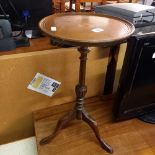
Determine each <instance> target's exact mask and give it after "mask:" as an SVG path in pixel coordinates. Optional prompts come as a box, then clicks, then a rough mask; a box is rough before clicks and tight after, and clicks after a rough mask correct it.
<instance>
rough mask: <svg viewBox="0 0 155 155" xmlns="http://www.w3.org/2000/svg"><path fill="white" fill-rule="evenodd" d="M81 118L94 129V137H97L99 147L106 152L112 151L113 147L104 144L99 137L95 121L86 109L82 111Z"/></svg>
mask: <svg viewBox="0 0 155 155" xmlns="http://www.w3.org/2000/svg"><path fill="white" fill-rule="evenodd" d="M82 120H84V121H85V122H86V123H87V124H88V125H89V126H90V127H91V128H92V129H93V131H94V133H95V136H96V138H97V139H98V141H99V143H100V145H101V147H102V148H103V149H104V150H106V151H107V152H108V153H113V149H112V147H111V146H110V145H108V144H106V143H105V142H104V140H102V139H101V136H100V133H99V130H98V126H97V123H96V122H95V121H94V120H93V119H92V118H91V117H90V116H89V115H88V113H87V112H86V111H84V112H83V113H82Z"/></svg>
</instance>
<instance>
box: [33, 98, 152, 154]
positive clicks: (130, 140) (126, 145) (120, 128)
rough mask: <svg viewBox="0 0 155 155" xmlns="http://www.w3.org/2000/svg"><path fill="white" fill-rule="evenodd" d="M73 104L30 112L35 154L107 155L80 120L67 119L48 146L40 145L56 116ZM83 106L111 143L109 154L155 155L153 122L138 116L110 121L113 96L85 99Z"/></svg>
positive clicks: (53, 124) (55, 120)
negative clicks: (137, 117)
mask: <svg viewBox="0 0 155 155" xmlns="http://www.w3.org/2000/svg"><path fill="white" fill-rule="evenodd" d="M72 105H73V103H67V104H63V105H58V106H54V107H51V108H50V107H48V108H46V109H41V110H38V111H35V112H34V122H35V133H36V138H37V145H38V153H39V155H48V154H51V155H79V154H80V155H86V154H89V155H107V153H106V152H104V151H103V150H102V149H101V148H100V147H99V145H98V143H97V141H96V139H95V137H94V134H93V133H92V131H91V130H90V128H89V127H88V126H87V125H86V124H85V123H83V122H82V121H80V122H77V121H74V122H71V123H70V124H69V126H68V127H67V128H64V129H63V130H62V132H61V133H60V134H59V135H58V136H57V137H56V138H55V139H54V140H53V143H49V144H48V145H43V146H42V145H40V144H39V142H40V140H41V139H42V137H45V136H47V135H48V134H50V133H51V130H54V128H55V124H56V122H57V119H59V118H60V117H61V116H62V115H63V114H65V113H67V112H68V111H69V110H70V109H71V108H72ZM85 108H86V109H87V110H88V111H89V112H90V114H91V115H93V116H94V118H95V119H96V120H97V122H98V125H99V129H100V133H101V136H103V137H105V139H106V140H107V141H108V142H109V143H110V144H111V145H112V147H113V149H114V150H115V151H114V153H113V155H155V140H154V139H155V132H154V131H155V125H152V124H147V123H144V122H142V121H140V120H138V119H136V118H135V119H131V120H128V121H122V122H113V119H112V108H113V99H112V98H111V97H110V96H109V97H107V98H104V101H103V100H100V99H99V98H97V97H94V98H89V99H87V100H86V104H85Z"/></svg>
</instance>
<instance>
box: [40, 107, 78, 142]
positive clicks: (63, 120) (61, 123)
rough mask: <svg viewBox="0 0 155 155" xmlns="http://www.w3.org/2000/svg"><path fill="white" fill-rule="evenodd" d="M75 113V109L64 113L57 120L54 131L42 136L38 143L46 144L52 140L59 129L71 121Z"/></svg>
mask: <svg viewBox="0 0 155 155" xmlns="http://www.w3.org/2000/svg"><path fill="white" fill-rule="evenodd" d="M75 116H76V113H75V111H74V110H73V111H71V112H69V113H67V114H66V115H64V116H63V117H62V118H60V119H59V120H58V122H57V125H56V128H55V130H54V132H53V133H52V134H51V135H49V136H47V137H45V138H43V139H42V140H41V141H40V145H44V144H48V143H49V142H51V141H52V139H53V138H54V137H55V136H56V135H57V134H58V133H59V131H60V130H61V129H62V128H63V127H64V126H65V125H67V124H68V123H69V122H70V121H72V120H73V119H75Z"/></svg>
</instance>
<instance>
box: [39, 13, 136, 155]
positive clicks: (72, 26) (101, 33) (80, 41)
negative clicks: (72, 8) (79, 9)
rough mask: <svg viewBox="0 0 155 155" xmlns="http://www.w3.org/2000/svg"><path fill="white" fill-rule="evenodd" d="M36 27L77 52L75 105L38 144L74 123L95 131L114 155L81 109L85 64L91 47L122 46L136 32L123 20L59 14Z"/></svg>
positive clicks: (92, 122) (105, 16) (86, 14)
mask: <svg viewBox="0 0 155 155" xmlns="http://www.w3.org/2000/svg"><path fill="white" fill-rule="evenodd" d="M39 26H40V28H41V30H42V31H43V32H45V33H47V34H48V35H50V36H52V37H53V38H55V39H56V40H58V41H60V42H61V43H69V44H72V45H75V46H79V47H78V51H79V52H80V54H81V56H80V69H79V82H78V84H77V85H76V87H75V92H76V103H75V107H74V109H73V110H71V111H70V112H69V113H67V114H66V115H64V116H63V117H62V118H60V120H59V121H58V123H57V125H56V128H55V130H54V132H53V133H51V135H49V136H48V137H45V138H43V139H42V140H41V141H40V144H41V145H42V144H46V143H49V142H50V141H51V140H52V139H53V138H54V137H55V136H56V135H57V134H58V133H59V131H60V130H61V129H62V128H63V127H64V126H65V125H66V124H68V123H69V122H70V121H72V120H73V119H80V120H83V121H85V122H86V123H87V124H88V125H89V126H90V127H91V128H92V130H93V131H94V133H95V135H96V138H97V139H98V141H99V143H100V145H101V147H102V148H103V149H104V150H106V151H107V152H109V153H112V152H113V149H112V148H111V146H110V145H108V144H107V143H105V141H104V140H103V139H101V137H100V133H99V130H98V126H97V123H96V122H95V121H94V120H93V119H92V118H91V117H90V116H89V114H88V113H87V112H86V110H85V108H84V101H85V94H86V92H87V86H86V85H85V76H86V61H87V54H88V52H89V51H90V50H89V49H88V47H90V46H111V45H115V44H117V43H121V42H122V41H124V40H125V39H126V38H127V37H129V36H130V35H131V34H132V33H133V32H134V30H135V28H134V26H133V25H132V24H131V23H129V22H127V21H126V20H123V19H119V18H116V17H111V16H107V15H103V14H102V15H100V14H94V13H91V14H90V13H61V14H60V13H59V14H54V15H51V16H48V17H45V18H43V19H42V20H41V21H40V23H39Z"/></svg>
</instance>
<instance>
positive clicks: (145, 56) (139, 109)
mask: <svg viewBox="0 0 155 155" xmlns="http://www.w3.org/2000/svg"><path fill="white" fill-rule="evenodd" d="M154 68H155V34H151V33H150V34H146V35H142V36H136V37H131V39H130V40H129V43H128V48H127V51H126V55H125V59H124V64H123V68H122V73H121V77H120V82H119V88H118V91H117V99H116V104H115V109H114V110H115V119H117V120H121V119H128V118H131V117H135V116H139V115H142V114H145V113H149V112H151V111H154V110H155V69H154Z"/></svg>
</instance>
